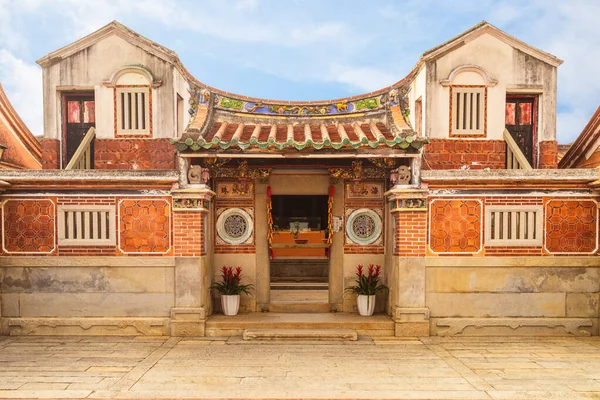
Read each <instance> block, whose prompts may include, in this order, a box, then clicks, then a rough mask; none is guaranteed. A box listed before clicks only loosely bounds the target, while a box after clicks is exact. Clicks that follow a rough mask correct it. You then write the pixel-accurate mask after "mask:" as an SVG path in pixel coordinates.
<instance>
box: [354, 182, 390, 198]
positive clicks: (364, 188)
mask: <svg viewBox="0 0 600 400" xmlns="http://www.w3.org/2000/svg"><path fill="white" fill-rule="evenodd" d="M382 197H383V183H381V182H361V181H356V182H346V198H348V199H381V198H382Z"/></svg>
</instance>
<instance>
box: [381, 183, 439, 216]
mask: <svg viewBox="0 0 600 400" xmlns="http://www.w3.org/2000/svg"><path fill="white" fill-rule="evenodd" d="M385 196H386V197H387V201H388V202H389V203H390V207H391V212H392V213H395V212H405V211H422V212H425V211H427V196H428V190H427V189H421V188H418V187H410V186H409V185H405V186H394V187H393V188H392V189H390V190H388V191H387V192H385Z"/></svg>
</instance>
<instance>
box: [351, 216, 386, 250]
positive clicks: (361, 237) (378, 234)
mask: <svg viewBox="0 0 600 400" xmlns="http://www.w3.org/2000/svg"><path fill="white" fill-rule="evenodd" d="M346 244H350V245H359V246H383V209H382V208H346Z"/></svg>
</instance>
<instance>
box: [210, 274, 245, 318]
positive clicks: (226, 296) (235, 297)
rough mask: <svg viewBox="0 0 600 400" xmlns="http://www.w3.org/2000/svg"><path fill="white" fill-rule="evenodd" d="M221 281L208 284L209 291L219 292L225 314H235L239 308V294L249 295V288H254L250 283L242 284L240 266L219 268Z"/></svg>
mask: <svg viewBox="0 0 600 400" xmlns="http://www.w3.org/2000/svg"><path fill="white" fill-rule="evenodd" d="M221 278H222V281H221V282H215V283H213V284H212V285H210V290H211V292H212V291H213V290H217V291H219V293H221V309H222V310H223V314H225V315H237V313H238V310H239V308H240V294H241V293H245V294H247V295H251V293H250V290H251V289H254V287H253V286H252V285H251V284H248V285H242V284H241V283H240V282H241V280H242V267H237V268H236V269H235V270H234V269H233V267H225V266H224V267H223V268H221Z"/></svg>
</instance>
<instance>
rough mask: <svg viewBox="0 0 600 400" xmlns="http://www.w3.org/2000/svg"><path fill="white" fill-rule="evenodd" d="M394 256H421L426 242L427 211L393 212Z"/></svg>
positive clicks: (423, 253) (423, 254)
mask: <svg viewBox="0 0 600 400" xmlns="http://www.w3.org/2000/svg"><path fill="white" fill-rule="evenodd" d="M395 217H396V226H395V233H394V236H395V239H396V243H395V251H394V255H395V256H402V257H423V256H425V247H426V244H427V213H426V212H424V211H403V212H398V213H396V214H395Z"/></svg>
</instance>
